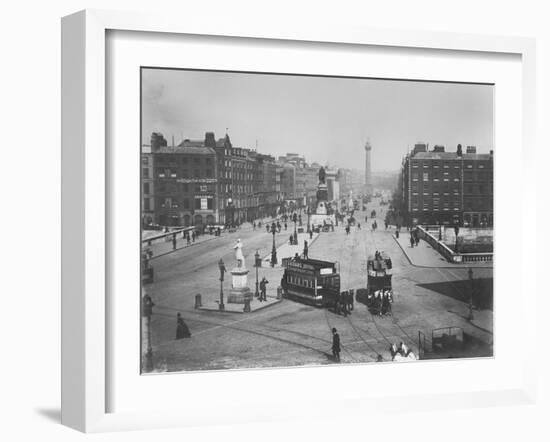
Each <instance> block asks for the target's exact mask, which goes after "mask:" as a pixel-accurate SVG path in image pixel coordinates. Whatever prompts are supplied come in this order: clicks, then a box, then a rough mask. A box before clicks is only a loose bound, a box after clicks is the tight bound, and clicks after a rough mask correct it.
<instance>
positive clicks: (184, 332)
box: [176, 312, 191, 339]
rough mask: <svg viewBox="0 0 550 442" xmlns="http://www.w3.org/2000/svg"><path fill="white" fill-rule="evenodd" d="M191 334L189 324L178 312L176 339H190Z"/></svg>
mask: <svg viewBox="0 0 550 442" xmlns="http://www.w3.org/2000/svg"><path fill="white" fill-rule="evenodd" d="M190 337H191V332H190V331H189V327H187V324H186V323H185V321H184V320H183V318H182V317H181V313H180V312H178V316H177V324H176V339H183V338H190Z"/></svg>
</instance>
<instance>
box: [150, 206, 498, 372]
mask: <svg viewBox="0 0 550 442" xmlns="http://www.w3.org/2000/svg"><path fill="white" fill-rule="evenodd" d="M373 208H374V209H376V210H377V212H378V219H377V223H378V226H382V229H380V228H379V229H378V230H377V231H372V230H371V229H370V228H367V226H369V227H370V226H371V223H372V219H370V218H369V220H368V221H367V222H365V216H366V214H367V213H370V211H371V210H372V209H373ZM355 216H356V218H357V219H358V220H359V221H360V222H361V226H362V228H361V229H359V228H358V227H357V226H354V227H352V229H351V231H350V234H349V235H347V234H346V232H345V229H344V226H343V225H339V226H338V227H337V228H336V229H335V231H334V232H323V233H320V234H319V235H318V236H317V237H315V238H314V240H313V241H312V242H311V244H310V248H309V256H310V258H317V259H322V260H329V261H337V262H338V263H339V268H340V274H341V290H346V289H350V288H353V289H357V288H360V287H365V286H366V275H365V270H366V262H367V257H368V255H372V254H374V252H375V251H376V250H379V251H385V252H387V253H388V254H389V255H390V257H391V258H392V261H393V266H394V269H393V275H394V276H393V289H394V303H393V309H392V310H393V316H385V317H378V316H373V315H371V314H370V313H369V311H368V310H367V308H366V307H365V306H364V305H363V304H359V303H355V308H354V310H353V312H352V314H351V315H349V316H347V317H344V316H340V315H337V314H335V313H333V312H332V311H330V310H327V309H322V308H316V307H312V306H308V305H304V304H301V303H298V302H295V301H291V300H288V299H283V300H282V301H281V302H279V303H274V304H273V305H270V306H268V307H266V308H263V309H260V310H256V311H253V312H251V313H243V314H235V313H231V312H218V311H215V310H214V311H206V310H199V309H195V308H194V307H195V295H196V294H199V293H200V294H201V297H202V300H203V303H205V304H208V303H210V304H213V303H215V302H216V301H217V300H218V299H219V295H220V281H219V269H218V261H219V260H220V258H222V259H223V260H224V262H225V263H226V266H227V269H228V270H230V269H231V268H232V267H233V266H234V260H235V258H234V251H233V249H232V246H233V244H234V243H235V242H236V240H237V239H238V238H240V239H241V241H242V242H243V244H244V248H243V252H244V255H245V260H246V267H247V268H248V269H250V274H249V278H248V280H249V287H250V288H251V290H252V291H254V284H255V269H254V267H253V263H254V254H255V253H256V251H258V253H259V254H260V256H261V257H262V258H265V257H267V256H268V255H270V252H271V248H272V241H273V237H272V235H271V234H270V233H267V232H266V230H265V228H264V229H256V230H254V229H253V228H252V226H251V225H248V224H245V225H244V226H243V227H242V228H241V229H240V230H238V231H237V232H233V233H224V234H222V236H221V237H215V236H208V235H207V236H203V237H200V238H199V240H198V241H197V242H196V243H195V244H194V245H192V246H188V247H181V248H178V249H177V250H175V251H172V250H170V247H169V246H168V245H164V246H158V252H159V253H156V256H155V257H153V259H152V260H151V264H152V265H153V266H154V269H155V281H154V282H153V283H152V284H149V285H147V292H148V293H149V294H150V295H151V297H152V298H153V301H154V302H155V307H154V309H153V315H152V318H151V330H150V334H151V345H152V351H153V364H154V367H155V370H157V371H165V370H167V371H181V370H209V369H236V368H261V367H276V366H297V365H323V364H330V363H333V362H332V359H331V342H332V341H331V339H332V337H331V332H330V330H331V329H332V328H333V327H336V328H337V329H338V332H339V334H340V337H341V342H342V354H341V360H342V362H374V361H376V360H377V358H379V356H381V357H382V360H383V361H390V360H391V356H390V352H389V346H390V345H391V344H392V343H399V342H404V343H405V344H407V345H408V346H409V347H411V348H412V349H413V351H414V352H415V353H417V354H418V342H419V341H418V337H419V332H421V333H423V334H424V335H426V336H431V333H432V330H433V329H437V328H441V327H461V328H462V329H463V330H464V333H467V334H468V335H469V336H471V337H472V339H474V340H476V341H477V342H478V343H479V346H478V353H476V352H475V351H474V352H473V353H472V354H471V355H472V356H477V355H484V356H487V355H490V354H492V343H493V334H492V330H493V312H492V310H490V309H485V310H479V309H477V310H475V311H474V319H473V320H468V315H469V303H468V300H469V292H468V287H469V286H468V274H467V271H468V268H467V267H464V266H456V267H453V266H452V264H449V263H447V262H446V261H444V260H442V259H441V258H440V257H439V255H438V254H437V252H436V251H435V250H433V249H431V248H429V247H427V245H426V244H425V243H424V242H423V241H421V243H420V245H419V247H418V248H414V249H411V250H407V247H410V245H409V244H408V234H407V232H405V234H402V235H401V240H402V241H397V240H396V239H395V238H394V233H395V229H391V228H388V230H384V228H383V226H384V222H383V221H384V220H383V210H382V209H381V208H380V207H379V206H377V205H376V204H369V205H368V207H367V211H366V212H358V213H356V215H355ZM292 231H293V225H291V224H289V226H288V230H287V231H285V230H284V229H283V230H282V231H281V232H280V233H278V234H276V236H275V242H276V246H277V248H278V253H279V255H280V256H279V260H280V258H281V256H282V255H284V254H289V253H291V254H293V253H295V250H294V249H292V250H290V247H289V246H288V245H287V243H288V238H289V235H290V233H291V232H292ZM304 236H305V235H304ZM300 240H303V238H302V237H301V238H300ZM180 241H181V240H180ZM308 241H309V239H308ZM405 241H406V243H405ZM182 244H183V243H182ZM161 247H164V248H165V249H166V250H165V249H164V248H162V250H161ZM160 252H161V253H160ZM282 273H283V269H282V268H280V267H277V266H276V267H273V268H272V267H270V266H269V265H268V264H267V263H266V262H265V261H264V263H263V266H262V268H260V269H259V278H260V279H261V278H263V277H265V278H266V279H267V280H268V281H269V284H268V286H267V296H268V298H272V299H275V297H276V295H277V287H278V286H279V285H280V281H281V277H282ZM474 278H476V279H479V280H480V281H485V283H486V286H488V287H491V290H492V268H490V266H488V265H484V266H482V267H481V266H480V267H474ZM230 285H231V275H230V273H227V274H226V278H225V281H224V291H225V292H227V293H228V292H229V290H230V288H231V287H230ZM491 296H492V295H491ZM253 303H258V301H257V300H256V299H255V300H254V301H253ZM178 312H180V313H181V315H182V317H183V319H184V321H185V323H186V324H187V326H188V327H189V329H190V332H191V334H192V336H191V338H188V339H180V340H176V339H175V335H176V315H177V313H178ZM479 349H481V350H479ZM488 349H489V350H488ZM488 351H489V353H487V352H488Z"/></svg>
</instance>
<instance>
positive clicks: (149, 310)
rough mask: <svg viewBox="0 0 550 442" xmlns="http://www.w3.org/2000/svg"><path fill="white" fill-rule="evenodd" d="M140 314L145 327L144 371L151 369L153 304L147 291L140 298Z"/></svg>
mask: <svg viewBox="0 0 550 442" xmlns="http://www.w3.org/2000/svg"><path fill="white" fill-rule="evenodd" d="M142 303H143V306H142V315H143V317H144V318H145V326H146V327H147V333H146V339H147V343H146V347H147V350H146V353H145V371H147V372H151V371H153V347H152V345H151V316H152V314H153V306H154V305H155V304H154V302H153V300H152V299H151V296H149V294H148V293H147V292H145V295H144V296H143V299H142Z"/></svg>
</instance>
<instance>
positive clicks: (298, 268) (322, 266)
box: [281, 257, 340, 307]
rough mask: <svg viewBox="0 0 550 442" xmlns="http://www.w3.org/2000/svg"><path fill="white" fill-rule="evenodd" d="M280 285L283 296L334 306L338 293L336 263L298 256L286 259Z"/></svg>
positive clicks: (323, 305)
mask: <svg viewBox="0 0 550 442" xmlns="http://www.w3.org/2000/svg"><path fill="white" fill-rule="evenodd" d="M281 287H282V288H283V296H284V297H285V298H289V299H294V300H297V301H301V302H304V303H307V304H313V305H316V306H319V307H334V306H335V305H336V303H337V301H338V296H339V294H340V273H339V272H338V266H337V263H335V262H330V261H321V260H319V259H309V258H308V259H302V258H299V257H295V258H292V259H289V260H286V269H285V272H284V274H283V279H282V281H281Z"/></svg>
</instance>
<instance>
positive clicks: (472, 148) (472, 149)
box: [466, 146, 476, 153]
mask: <svg viewBox="0 0 550 442" xmlns="http://www.w3.org/2000/svg"><path fill="white" fill-rule="evenodd" d="M466 153H476V147H475V146H467V147H466Z"/></svg>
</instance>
